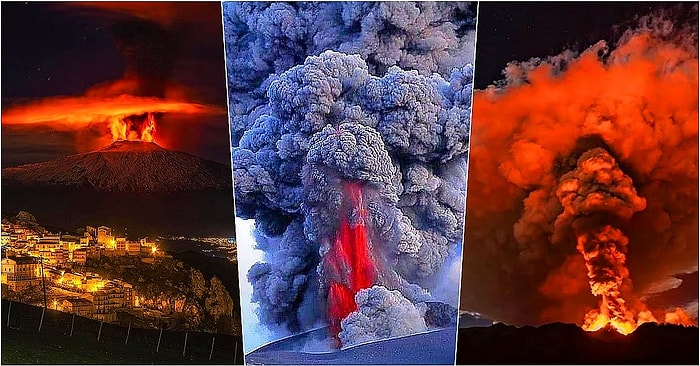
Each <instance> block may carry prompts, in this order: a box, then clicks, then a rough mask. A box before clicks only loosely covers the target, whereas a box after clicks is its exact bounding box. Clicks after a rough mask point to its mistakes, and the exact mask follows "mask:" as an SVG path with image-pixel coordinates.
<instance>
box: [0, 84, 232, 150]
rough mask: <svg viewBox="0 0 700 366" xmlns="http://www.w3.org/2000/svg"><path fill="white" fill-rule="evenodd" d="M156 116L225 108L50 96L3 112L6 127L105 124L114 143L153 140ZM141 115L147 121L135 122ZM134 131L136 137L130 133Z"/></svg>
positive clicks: (157, 100)
mask: <svg viewBox="0 0 700 366" xmlns="http://www.w3.org/2000/svg"><path fill="white" fill-rule="evenodd" d="M155 113H178V114H208V115H217V114H225V113H226V111H225V110H224V109H222V108H218V107H214V106H207V105H204V104H198V103H190V102H184V101H176V100H168V99H163V98H156V97H139V96H133V95H126V94H123V95H119V96H115V97H88V96H81V97H51V98H46V99H41V100H38V101H36V102H33V103H29V104H23V105H19V106H14V107H11V108H9V109H8V110H7V111H3V113H2V123H3V124H6V125H31V124H45V125H48V126H50V127H51V128H54V129H56V130H63V131H65V130H68V131H71V130H80V129H84V128H86V127H89V126H93V125H99V124H104V132H105V134H111V137H112V140H113V141H116V140H145V141H154V134H153V133H152V132H153V131H152V126H154V125H155V123H156V121H155V117H153V115H154V114H155ZM138 116H144V118H145V121H144V122H140V121H139V123H138V124H137V123H134V121H135V120H136V119H137V118H136V117H138ZM131 130H135V132H137V134H136V135H133V134H130V133H129V131H131Z"/></svg>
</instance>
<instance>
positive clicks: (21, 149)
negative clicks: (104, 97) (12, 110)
mask: <svg viewBox="0 0 700 366" xmlns="http://www.w3.org/2000/svg"><path fill="white" fill-rule="evenodd" d="M88 5H90V4H88ZM130 7H132V8H130ZM134 20H138V21H140V22H145V23H150V24H156V25H157V26H158V27H162V28H163V29H165V30H166V31H167V33H168V34H169V35H170V36H172V38H173V40H174V43H175V45H176V46H177V50H178V52H177V53H176V56H175V57H173V59H174V60H173V62H171V63H170V64H172V69H173V70H172V73H171V74H170V75H169V77H168V80H167V81H168V82H169V83H172V84H175V85H178V88H179V89H182V90H185V91H186V93H187V96H188V100H190V101H193V102H197V103H204V104H208V105H213V106H216V107H219V108H222V109H224V110H225V108H226V78H225V66H224V56H223V44H222V29H221V8H220V4H219V3H216V2H210V3H204V4H202V3H199V4H194V3H189V4H187V3H185V4H182V3H180V4H172V3H159V4H150V5H148V7H147V8H145V9H134V8H133V3H132V4H129V3H122V4H110V3H103V4H93V5H90V6H82V5H79V4H78V5H76V4H75V3H74V4H70V3H68V4H67V3H62V4H55V3H32V2H29V3H24V2H14V3H7V2H3V3H2V31H3V32H2V51H3V52H2V53H3V57H2V61H1V66H2V76H3V77H2V82H1V89H0V91H1V93H2V108H3V110H6V109H7V108H8V106H12V105H15V104H18V103H20V104H21V103H23V102H27V101H31V100H36V99H38V98H44V97H52V96H80V95H83V94H84V93H85V91H86V90H87V89H89V88H90V87H92V86H94V85H95V84H99V83H103V82H109V81H114V80H118V79H121V78H122V77H123V76H124V74H125V71H126V70H127V69H128V68H129V60H128V58H127V57H125V55H124V54H123V52H122V51H121V50H120V48H119V47H118V45H117V38H116V36H115V31H114V29H115V25H117V24H123V23H125V22H128V21H134ZM157 47H158V45H155V46H154V51H153V53H154V55H152V56H149V57H154V58H153V60H154V61H157V62H160V61H159V60H158V57H159V54H158V53H159V52H162V50H161V49H158V48H157ZM157 67H158V65H156V68H157ZM164 118H165V120H164V121H162V123H160V124H159V129H160V130H161V131H162V132H163V133H168V134H170V135H174V134H180V135H182V136H187V138H182V139H181V141H180V142H179V144H178V146H177V149H178V150H182V151H186V152H190V153H193V154H196V155H199V156H202V157H204V158H207V159H211V160H215V161H219V162H222V163H226V164H228V163H229V161H230V150H229V141H228V119H227V117H226V115H225V114H222V115H219V116H202V115H185V116H177V115H169V116H165V117H164ZM176 129H177V131H175V130H176ZM169 130H170V131H169ZM74 134H75V133H74V132H66V131H53V130H51V129H48V128H45V127H37V126H35V127H31V129H27V128H18V127H14V126H13V127H8V126H5V125H3V126H2V166H3V167H5V166H11V165H17V164H22V163H28V162H35V161H42V160H48V159H53V158H56V157H60V156H65V155H68V154H72V153H76V152H78V151H79V150H80V149H79V148H77V147H76V138H75V136H74Z"/></svg>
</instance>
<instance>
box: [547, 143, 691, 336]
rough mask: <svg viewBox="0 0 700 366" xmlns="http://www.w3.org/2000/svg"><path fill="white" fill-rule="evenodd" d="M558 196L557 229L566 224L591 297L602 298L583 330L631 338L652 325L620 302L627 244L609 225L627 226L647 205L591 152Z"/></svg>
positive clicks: (606, 158)
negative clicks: (606, 329)
mask: <svg viewBox="0 0 700 366" xmlns="http://www.w3.org/2000/svg"><path fill="white" fill-rule="evenodd" d="M556 195H557V197H559V200H560V202H561V205H562V207H563V208H564V212H563V213H562V214H561V215H559V217H558V218H557V221H558V222H559V223H555V226H558V225H562V223H564V222H567V223H571V225H572V226H573V228H574V233H575V236H576V240H577V246H576V249H577V250H578V251H579V253H581V254H582V255H583V257H584V259H585V261H586V268H587V269H588V278H589V283H590V286H591V293H592V294H593V295H595V296H596V297H599V298H600V308H599V309H593V310H590V311H589V312H588V313H587V314H586V316H585V319H584V322H583V325H582V327H583V328H584V329H585V330H588V331H597V330H599V329H602V328H603V327H606V326H610V327H612V328H614V329H615V330H617V331H618V332H619V333H622V334H629V333H631V332H633V331H634V330H635V329H636V328H637V326H638V325H639V324H641V323H644V322H649V321H656V319H655V318H654V315H653V314H652V313H651V312H650V311H648V310H646V308H642V309H641V310H636V311H635V309H630V308H629V307H628V305H627V302H626V301H625V299H624V296H623V289H624V286H628V285H630V283H631V280H630V272H629V270H628V268H627V265H626V263H625V261H626V256H625V253H626V252H627V244H628V243H629V239H628V238H627V236H625V234H624V233H623V232H622V230H620V229H618V228H616V227H614V226H612V225H610V224H608V223H609V222H615V221H619V222H627V221H629V220H630V219H631V218H632V215H633V214H634V213H635V212H639V211H642V210H644V209H645V208H646V200H645V199H644V198H642V197H639V196H638V195H637V190H636V189H635V188H634V185H633V182H632V179H631V178H630V177H629V176H628V175H626V174H625V173H624V172H623V171H622V170H621V169H620V167H619V166H618V165H617V162H616V161H615V158H613V157H612V156H611V155H610V154H609V153H608V152H607V151H605V149H602V148H595V149H591V150H588V151H586V152H585V153H583V154H582V155H581V157H580V158H579V160H578V163H577V167H576V169H575V170H573V171H571V172H569V173H567V174H565V175H564V176H562V177H561V179H560V182H559V187H558V188H557V190H556ZM640 306H642V305H640ZM681 311H682V310H681ZM686 318H687V317H686Z"/></svg>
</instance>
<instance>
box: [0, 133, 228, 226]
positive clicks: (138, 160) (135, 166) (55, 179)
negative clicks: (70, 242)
mask: <svg viewBox="0 0 700 366" xmlns="http://www.w3.org/2000/svg"><path fill="white" fill-rule="evenodd" d="M231 182H232V179H231V169H230V167H229V166H226V165H224V164H220V163H216V162H213V161H208V160H205V159H202V158H199V157H196V156H194V155H190V154H187V153H184V152H179V151H173V150H168V149H165V148H163V147H161V146H159V145H157V144H155V143H152V142H137V141H117V142H114V143H112V144H111V145H109V146H106V147H104V148H102V149H99V150H97V151H92V152H88V153H84V154H76V155H71V156H66V157H63V158H59V159H56V160H51V161H46V162H41V163H34V164H26V165H21V166H17V167H8V168H5V169H2V193H3V194H2V198H3V200H2V215H3V217H12V216H14V215H16V214H17V212H20V211H28V212H31V213H32V214H34V215H36V217H37V220H40V221H41V222H46V223H50V225H51V226H52V227H57V228H63V229H65V230H68V231H73V230H74V229H75V228H78V227H84V226H85V225H91V224H92V225H106V226H110V227H113V228H128V230H129V233H130V234H133V235H136V234H138V235H142V236H143V235H161V234H173V235H195V234H198V235H219V236H232V235H234V233H235V230H234V227H233V218H234V213H233V189H232V183H231Z"/></svg>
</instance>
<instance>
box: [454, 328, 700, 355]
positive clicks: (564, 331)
mask: <svg viewBox="0 0 700 366" xmlns="http://www.w3.org/2000/svg"><path fill="white" fill-rule="evenodd" d="M457 364H463V365H464V364H656V365H659V364H698V328H697V327H682V326H675V325H657V324H651V323H647V324H643V325H641V326H640V327H639V328H638V329H637V330H636V331H635V332H634V333H632V334H630V335H627V336H623V335H621V334H619V333H617V332H615V331H610V330H602V331H599V332H595V333H591V332H586V331H584V330H583V329H581V328H579V327H578V326H576V325H574V324H547V325H543V326H540V327H530V326H526V327H520V328H517V327H514V326H507V325H503V324H500V323H499V324H495V325H492V326H490V327H485V328H465V329H460V330H459V337H458V340H457Z"/></svg>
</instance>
